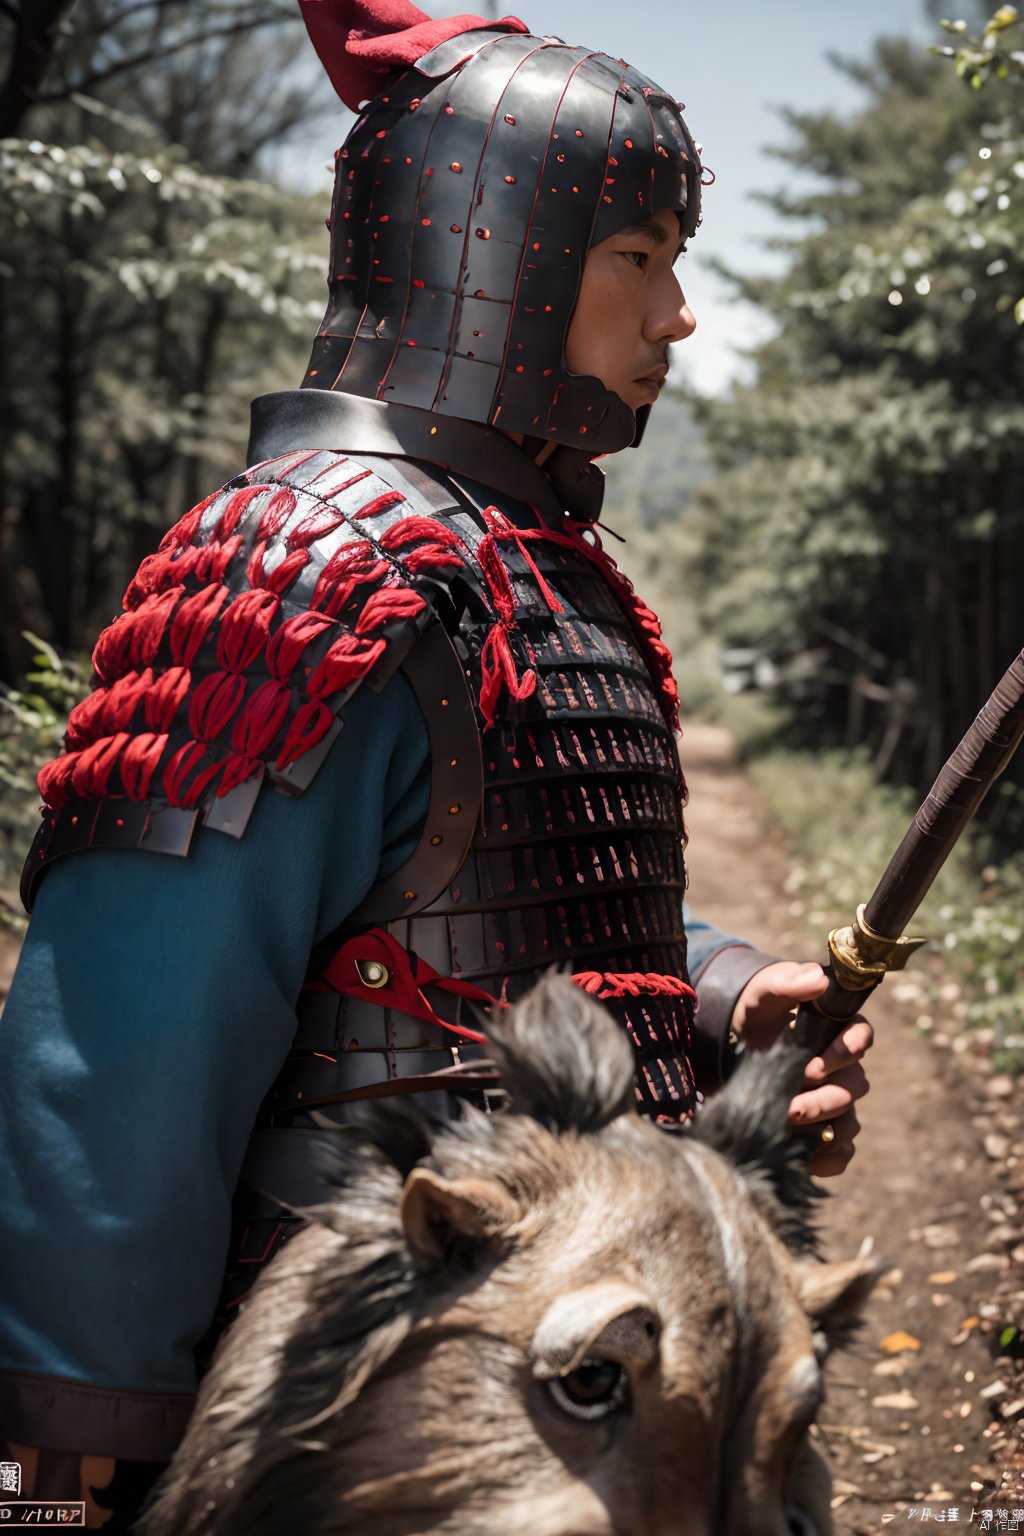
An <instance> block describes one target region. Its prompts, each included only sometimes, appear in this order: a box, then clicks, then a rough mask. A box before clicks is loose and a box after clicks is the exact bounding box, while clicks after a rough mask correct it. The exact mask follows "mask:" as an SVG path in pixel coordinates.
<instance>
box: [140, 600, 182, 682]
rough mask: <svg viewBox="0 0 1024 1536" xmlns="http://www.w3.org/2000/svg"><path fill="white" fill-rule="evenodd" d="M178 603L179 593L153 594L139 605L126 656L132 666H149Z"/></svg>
mask: <svg viewBox="0 0 1024 1536" xmlns="http://www.w3.org/2000/svg"><path fill="white" fill-rule="evenodd" d="M180 601H181V592H180V591H179V590H178V588H176V587H175V588H172V589H171V590H170V591H169V592H156V593H154V594H153V596H152V597H147V598H146V600H145V602H143V603H140V605H139V607H138V608H136V610H135V612H134V613H133V614H132V617H131V623H132V631H131V644H130V646H129V650H128V655H129V657H130V659H131V665H132V666H133V667H139V668H141V667H151V666H152V665H153V663H154V661H155V660H156V658H157V653H158V651H159V650H160V646H161V645H162V643H163V638H164V635H165V634H166V632H167V626H168V624H169V623H170V619H171V615H172V613H173V612H174V610H175V608H176V607H177V606H178V604H179V602H180Z"/></svg>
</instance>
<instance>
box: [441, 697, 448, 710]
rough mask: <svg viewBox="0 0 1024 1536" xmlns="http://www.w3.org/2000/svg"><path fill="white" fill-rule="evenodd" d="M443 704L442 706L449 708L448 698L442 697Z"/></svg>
mask: <svg viewBox="0 0 1024 1536" xmlns="http://www.w3.org/2000/svg"><path fill="white" fill-rule="evenodd" d="M441 706H442V708H443V709H447V708H448V700H447V699H442V700H441Z"/></svg>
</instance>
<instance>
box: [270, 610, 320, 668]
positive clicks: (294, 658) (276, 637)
mask: <svg viewBox="0 0 1024 1536" xmlns="http://www.w3.org/2000/svg"><path fill="white" fill-rule="evenodd" d="M336 628H337V625H336V624H335V623H334V621H333V620H332V619H329V618H327V616H326V615H325V614H322V613H299V614H296V616H295V617H294V618H292V619H286V620H285V622H284V623H283V624H282V625H281V626H280V628H279V629H276V630H275V631H274V633H273V634H272V635H271V637H270V641H269V643H268V645H267V669H268V671H269V672H270V675H271V677H276V678H277V680H278V682H280V683H287V682H288V681H289V680H290V678H291V675H292V673H293V672H294V670H295V668H296V666H297V665H298V663H299V662H300V661H301V659H302V657H303V656H304V655H305V653H306V651H307V650H308V648H309V647H310V646H311V645H312V644H313V642H314V641H315V640H318V639H319V638H320V636H321V635H322V634H323V633H324V631H325V630H328V629H329V630H334V629H336Z"/></svg>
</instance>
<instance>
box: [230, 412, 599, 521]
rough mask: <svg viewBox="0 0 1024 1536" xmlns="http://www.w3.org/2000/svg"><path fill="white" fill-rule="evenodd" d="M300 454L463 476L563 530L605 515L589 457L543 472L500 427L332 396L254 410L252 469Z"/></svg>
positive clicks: (559, 458)
mask: <svg viewBox="0 0 1024 1536" xmlns="http://www.w3.org/2000/svg"><path fill="white" fill-rule="evenodd" d="M300 448H329V449H332V450H334V451H335V452H337V453H354V454H358V453H380V454H393V455H395V456H396V457H398V458H405V459H422V460H425V461H426V462H427V463H428V464H437V465H439V466H440V467H441V468H442V469H447V470H451V471H452V473H453V474H462V475H466V476H468V477H469V478H470V479H472V480H476V481H479V482H480V483H482V484H483V485H488V486H493V487H494V489H495V490H496V491H501V492H502V493H503V494H505V495H509V496H513V497H514V498H515V499H516V500H517V501H523V502H526V503H527V504H528V505H529V506H532V507H534V508H535V509H536V510H537V512H538V513H540V514H541V516H543V517H544V518H545V519H546V520H548V521H551V522H554V523H555V524H557V523H559V522H561V520H562V518H563V517H564V516H565V515H566V514H568V515H569V516H570V517H572V518H575V519H576V520H577V521H579V522H596V521H597V519H598V517H600V515H601V501H602V497H603V495H604V475H603V474H602V473H601V471H600V469H598V467H597V465H596V464H592V463H591V462H590V459H589V458H588V457H587V455H586V454H584V453H579V452H577V451H576V450H575V449H572V448H564V447H560V448H557V449H556V450H555V452H554V453H553V454H552V455H551V457H550V458H549V459H548V460H547V462H546V463H545V465H544V467H543V469H540V468H538V466H537V465H536V464H535V463H534V462H533V460H532V459H531V458H530V457H529V456H528V455H527V454H526V453H524V452H523V450H522V449H521V448H520V447H519V446H518V445H517V444H516V443H514V442H513V441H512V439H511V438H510V437H506V436H505V434H504V432H499V431H498V430H497V429H496V428H494V427H486V426H480V425H478V424H477V423H476V422H472V421H464V420H462V419H461V418H460V417H456V416H438V415H435V414H434V412H433V411H423V410H418V409H417V408H416V407H415V406H411V405H396V404H392V403H389V402H388V401H385V400H370V399H366V398H365V397H364V396H362V395H345V394H341V393H339V392H335V391H334V390H329V389H308V388H307V389H286V390H281V391H280V392H278V393H276V394H271V395H260V396H258V397H257V399H255V400H254V401H253V402H252V425H251V429H250V432H249V456H248V462H249V463H250V464H260V463H262V462H263V461H264V460H266V459H273V458H277V457H278V456H279V455H281V454H285V453H292V452H294V451H295V450H297V449H300Z"/></svg>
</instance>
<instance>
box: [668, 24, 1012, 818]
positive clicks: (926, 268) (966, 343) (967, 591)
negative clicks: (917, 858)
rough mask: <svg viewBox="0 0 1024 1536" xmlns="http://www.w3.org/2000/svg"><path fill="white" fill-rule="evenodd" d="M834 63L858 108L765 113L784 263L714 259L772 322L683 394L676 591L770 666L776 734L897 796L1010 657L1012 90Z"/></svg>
mask: <svg viewBox="0 0 1024 1536" xmlns="http://www.w3.org/2000/svg"><path fill="white" fill-rule="evenodd" d="M1007 25H1009V23H1007ZM845 67H846V68H847V69H848V71H849V72H850V73H852V74H853V75H854V76H855V77H856V78H857V80H858V81H859V82H860V83H861V85H862V86H863V87H864V89H865V91H866V93H867V104H866V106H865V107H864V109H863V110H862V111H860V112H859V113H857V114H856V115H854V116H852V117H850V118H848V119H841V118H838V117H836V116H834V115H833V114H830V113H824V114H798V113H787V114H786V119H787V121H788V123H789V126H790V129H791V140H790V142H789V143H788V144H787V145H786V146H785V147H784V148H783V149H782V150H781V151H780V152H779V157H780V159H782V160H783V161H784V162H785V163H786V164H787V165H789V166H791V167H793V169H794V170H795V171H797V172H808V171H809V172H813V173H814V176H815V184H814V188H813V190H812V191H809V192H803V191H797V190H796V188H797V187H802V186H804V185H806V178H804V180H802V181H800V180H798V181H797V182H795V184H794V186H792V187H787V188H786V189H785V190H783V191H782V192H780V193H778V194H774V195H772V196H770V197H769V198H768V201H770V202H771V203H772V205H773V206H774V207H775V208H776V209H777V210H778V211H779V212H780V213H781V214H782V215H783V216H784V217H785V218H788V219H790V220H791V221H792V223H793V227H794V233H793V236H792V238H791V239H789V240H786V241H781V242H778V244H779V245H780V246H781V248H783V249H784V250H785V251H786V252H787V255H788V267H787V270H786V271H785V272H783V273H782V274H781V275H779V276H776V277H771V278H762V277H752V276H747V275H743V274H738V273H728V274H727V276H729V277H730V278H731V280H732V281H733V283H734V284H735V287H736V290H737V292H738V293H739V294H740V295H741V296H742V297H744V298H745V299H748V300H750V301H752V302H754V303H757V304H759V305H760V306H761V307H762V308H763V309H764V310H766V311H767V312H768V313H769V314H770V316H771V317H772V319H773V321H774V323H775V334H774V335H773V336H771V337H770V339H769V340H767V341H766V342H765V343H764V344H763V345H761V346H760V347H759V348H758V349H757V350H756V351H755V352H754V354H753V358H754V362H755V365H756V378H755V381H754V382H753V383H752V384H750V385H747V386H744V387H736V388H734V389H733V391H732V393H731V395H730V396H729V397H728V398H726V399H724V400H711V401H704V402H699V403H698V415H699V419H700V422H701V424H702V426H703V428H704V431H705V433H706V436H707V449H708V452H709V454H710V456H711V459H712V461H713V463H714V465H715V467H716V469H717V471H718V472H717V474H716V475H715V476H714V477H712V478H709V479H707V480H705V481H704V482H703V483H701V484H698V485H697V486H695V487H694V489H693V493H692V496H691V499H690V503H689V511H688V517H689V536H690V538H691V541H692V547H693V549H694V550H695V551H696V554H695V558H694V560H693V561H692V563H691V566H690V569H689V572H688V576H687V580H688V583H689V585H688V589H687V590H688V591H690V592H691V593H692V594H693V596H694V599H695V601H696V602H697V604H698V605H699V610H700V615H701V618H702V621H703V623H704V624H705V625H706V626H707V627H708V628H710V629H711V631H712V632H713V633H715V634H716V636H718V637H719V638H720V639H721V640H722V642H723V643H726V644H730V645H738V646H739V645H742V646H748V645H749V646H754V647H757V648H759V649H761V650H763V651H765V652H767V653H769V654H770V655H772V656H773V657H774V658H775V659H776V660H777V661H778V662H779V663H780V664H781V666H782V685H781V690H780V697H781V698H782V699H783V700H784V701H785V702H786V704H787V706H788V712H789V722H790V735H791V737H792V739H793V740H794V741H795V742H797V743H805V744H806V743H809V742H811V741H813V742H814V743H815V744H816V745H819V746H823V745H828V744H833V745H836V746H843V747H845V748H847V749H849V748H854V747H862V748H866V749H867V750H868V751H869V752H870V754H871V757H872V760H873V763H874V766H875V768H876V769H877V770H878V771H879V772H880V773H883V774H886V775H888V776H889V777H891V778H894V779H901V780H903V781H905V782H910V783H913V784H914V785H915V786H916V787H917V789H919V790H923V789H924V788H926V787H927V785H928V783H930V781H931V779H932V778H933V777H934V774H935V772H936V771H937V769H938V767H939V765H940V764H941V762H942V760H943V758H944V757H945V755H946V754H947V753H948V752H949V751H950V750H951V748H952V747H953V745H954V744H955V743H956V741H957V740H958V739H959V737H960V736H961V735H962V733H963V731H964V729H965V728H966V726H967V725H968V724H969V722H970V719H971V718H972V716H973V714H974V712H975V711H976V710H977V708H978V707H979V705H980V704H981V703H982V702H983V700H984V699H985V698H986V697H987V695H988V693H989V692H990V690H991V688H992V687H993V685H994V684H995V682H996V680H997V679H998V677H999V675H1000V673H1001V672H1002V670H1003V669H1004V668H1005V667H1006V666H1007V665H1008V663H1009V662H1010V660H1011V659H1012V658H1013V656H1014V654H1015V653H1016V651H1017V650H1019V647H1020V635H1019V572H1020V571H1021V570H1022V569H1024V494H1022V493H1024V405H1022V403H1021V402H1022V399H1024V363H1022V354H1021V347H1020V332H1019V329H1018V326H1017V323H1016V319H1015V314H1014V309H1015V305H1016V301H1017V298H1018V296H1019V295H1020V293H1021V292H1022V291H1024V229H1022V227H1021V223H1020V218H1021V215H1020V206H1021V199H1020V195H1019V193H1020V190H1021V182H1022V180H1024V154H1022V153H1021V150H1020V144H1019V135H1018V134H1017V133H1016V130H1015V128H1014V126H1013V124H1014V118H1013V112H1014V111H1015V110H1016V103H1017V100H1018V96H1017V93H1016V90H1015V87H1014V86H1013V84H1012V82H1010V81H999V80H997V81H995V82H994V84H993V85H992V86H991V87H990V88H989V90H987V91H986V92H984V93H982V96H983V97H984V99H983V100H982V99H980V98H979V94H978V93H976V92H971V91H965V90H964V89H963V87H962V86H961V84H960V82H959V81H958V80H957V78H956V76H955V74H954V73H953V72H952V71H949V70H947V69H944V68H943V66H942V65H941V64H939V63H938V62H937V61H935V60H933V59H929V58H928V57H923V56H922V55H921V54H920V52H918V51H917V50H916V49H914V48H912V47H910V45H905V44H901V43H898V42H892V41H889V42H883V43H880V44H878V45H877V47H876V50H875V54H874V57H873V58H872V59H871V60H870V61H869V62H868V63H866V64H864V65H863V66H861V65H856V66H854V65H847V66H845ZM1000 92H1002V93H1003V96H1005V97H1006V99H1005V100H1004V99H1003V96H1001V95H1000V94H999V93H1000ZM1010 96H1012V101H1011V100H1010ZM1011 109H1012V110H1011ZM1015 572H1016V573H1018V575H1017V576H1016V577H1015V575H1014V573H1015Z"/></svg>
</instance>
